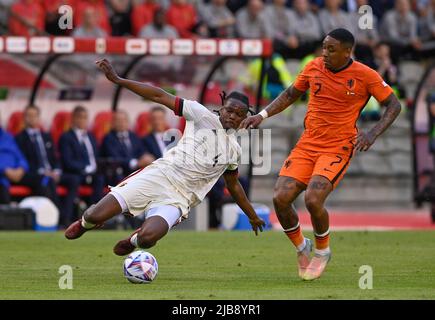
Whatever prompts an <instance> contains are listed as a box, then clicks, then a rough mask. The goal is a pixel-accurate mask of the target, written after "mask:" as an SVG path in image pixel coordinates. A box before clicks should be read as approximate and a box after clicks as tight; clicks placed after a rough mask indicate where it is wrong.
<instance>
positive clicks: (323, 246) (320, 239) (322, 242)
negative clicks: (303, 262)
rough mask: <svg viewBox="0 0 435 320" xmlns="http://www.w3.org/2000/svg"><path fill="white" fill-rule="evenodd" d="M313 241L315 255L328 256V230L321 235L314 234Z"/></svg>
mask: <svg viewBox="0 0 435 320" xmlns="http://www.w3.org/2000/svg"><path fill="white" fill-rule="evenodd" d="M314 239H315V242H316V249H315V253H317V254H328V253H329V252H330V249H329V229H328V230H327V231H326V232H324V233H322V234H317V233H314Z"/></svg>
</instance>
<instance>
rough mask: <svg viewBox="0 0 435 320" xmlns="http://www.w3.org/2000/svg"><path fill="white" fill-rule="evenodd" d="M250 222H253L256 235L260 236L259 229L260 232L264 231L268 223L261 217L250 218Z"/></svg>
mask: <svg viewBox="0 0 435 320" xmlns="http://www.w3.org/2000/svg"><path fill="white" fill-rule="evenodd" d="M249 223H250V224H251V226H252V230H254V232H255V235H256V236H258V230H260V232H263V227H264V226H265V225H266V223H265V222H264V221H263V219H261V218H259V217H255V218H253V219H249Z"/></svg>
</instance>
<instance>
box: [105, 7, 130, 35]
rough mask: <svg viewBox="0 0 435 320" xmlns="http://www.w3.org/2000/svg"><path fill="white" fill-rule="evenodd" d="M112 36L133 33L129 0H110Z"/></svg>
mask: <svg viewBox="0 0 435 320" xmlns="http://www.w3.org/2000/svg"><path fill="white" fill-rule="evenodd" d="M109 4H110V6H109V9H110V19H109V21H110V27H111V29H112V36H118V37H119V36H128V35H131V5H130V1H129V0H110V2H109Z"/></svg>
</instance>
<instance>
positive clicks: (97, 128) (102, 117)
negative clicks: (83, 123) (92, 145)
mask: <svg viewBox="0 0 435 320" xmlns="http://www.w3.org/2000/svg"><path fill="white" fill-rule="evenodd" d="M112 117H113V113H112V111H101V112H99V113H97V115H96V116H95V119H94V124H93V127H92V133H93V134H94V136H95V138H96V139H97V143H98V144H99V145H101V143H102V142H103V138H104V136H105V135H106V134H108V133H109V131H110V129H111V127H112Z"/></svg>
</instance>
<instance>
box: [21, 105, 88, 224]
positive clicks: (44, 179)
mask: <svg viewBox="0 0 435 320" xmlns="http://www.w3.org/2000/svg"><path fill="white" fill-rule="evenodd" d="M24 123H25V129H24V130H23V131H21V132H20V133H19V134H18V135H17V136H16V137H15V140H16V142H17V144H18V146H19V148H20V150H21V152H22V153H23V154H24V157H25V158H26V160H27V162H28V164H29V170H28V171H27V172H26V174H25V175H24V177H23V179H22V180H21V181H20V184H23V185H27V186H29V187H31V188H32V190H33V193H34V194H36V195H40V196H44V197H47V198H49V199H51V200H52V201H53V202H54V203H55V204H56V205H57V206H58V208H59V211H60V224H61V225H63V226H66V225H69V224H70V223H71V222H72V221H73V220H74V218H75V217H74V216H73V212H74V211H73V209H74V199H75V198H76V197H77V191H78V188H79V185H80V179H79V178H78V177H77V176H75V175H71V174H66V173H63V172H62V170H61V168H60V163H59V160H58V158H57V157H56V153H55V150H54V144H53V140H52V138H51V136H50V135H49V134H47V133H45V132H43V131H41V119H40V110H39V108H38V107H37V106H34V105H30V106H28V107H26V109H25V110H24ZM58 184H60V185H63V186H64V187H66V189H67V191H68V192H67V194H66V196H65V197H64V199H62V201H61V202H59V199H58V196H57V192H56V187H57V185H58Z"/></svg>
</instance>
